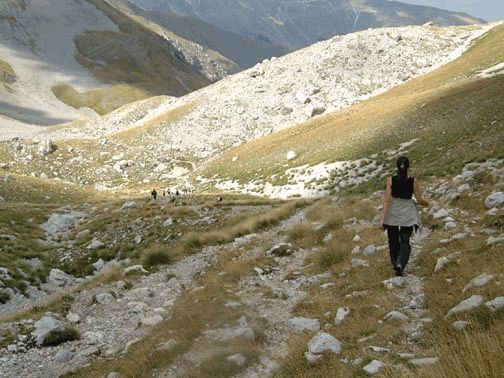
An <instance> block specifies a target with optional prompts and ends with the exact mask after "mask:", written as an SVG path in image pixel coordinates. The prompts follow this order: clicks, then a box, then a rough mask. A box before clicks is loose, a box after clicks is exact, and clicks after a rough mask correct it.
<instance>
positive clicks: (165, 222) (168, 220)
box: [163, 218, 174, 227]
mask: <svg viewBox="0 0 504 378" xmlns="http://www.w3.org/2000/svg"><path fill="white" fill-rule="evenodd" d="M173 223H174V222H173V219H172V218H168V219H166V220H165V221H164V223H163V227H170V226H173Z"/></svg>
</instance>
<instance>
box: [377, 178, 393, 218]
mask: <svg viewBox="0 0 504 378" xmlns="http://www.w3.org/2000/svg"><path fill="white" fill-rule="evenodd" d="M391 201H392V178H391V177H387V187H386V189H385V195H384V196H383V210H382V216H381V221H380V226H381V227H383V222H385V216H386V215H387V213H388V210H389V207H390V202H391Z"/></svg>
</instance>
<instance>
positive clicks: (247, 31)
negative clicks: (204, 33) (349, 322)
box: [135, 0, 481, 49]
mask: <svg viewBox="0 0 504 378" xmlns="http://www.w3.org/2000/svg"><path fill="white" fill-rule="evenodd" d="M135 3H137V4H139V5H141V6H143V7H144V8H146V9H154V10H164V11H170V12H175V13H179V14H184V15H190V16H194V17H198V18H201V19H202V20H205V21H206V22H209V23H211V24H214V25H217V26H219V27H220V28H223V29H225V30H229V31H232V32H235V33H238V34H241V35H244V36H247V37H252V38H255V39H257V40H258V41H266V42H272V43H277V44H280V45H283V46H287V47H289V48H291V49H298V48H300V47H304V46H307V45H311V44H313V43H315V42H317V41H320V40H324V39H327V38H330V37H332V36H334V35H337V34H347V33H351V32H355V31H358V30H363V29H367V28H370V27H372V28H377V27H388V26H405V25H422V24H424V23H426V22H430V21H433V22H434V23H435V24H436V25H440V26H447V25H466V24H472V23H478V22H480V21H481V20H478V19H475V18H473V17H470V16H469V15H467V14H464V13H456V12H449V11H445V10H441V9H436V8H432V7H424V6H416V5H410V4H403V3H400V2H396V1H386V0H318V1H297V0H295V1H293V0H274V1H272V0H244V1H239V2H236V1H229V0H217V1H216V0H201V1H191V0H170V1H167V0H135Z"/></svg>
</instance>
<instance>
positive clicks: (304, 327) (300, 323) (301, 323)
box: [289, 317, 320, 332]
mask: <svg viewBox="0 0 504 378" xmlns="http://www.w3.org/2000/svg"><path fill="white" fill-rule="evenodd" d="M289 326H290V327H291V328H294V330H296V331H298V332H304V331H312V332H317V331H319V330H320V321H319V320H318V319H308V318H301V317H298V318H292V319H289Z"/></svg>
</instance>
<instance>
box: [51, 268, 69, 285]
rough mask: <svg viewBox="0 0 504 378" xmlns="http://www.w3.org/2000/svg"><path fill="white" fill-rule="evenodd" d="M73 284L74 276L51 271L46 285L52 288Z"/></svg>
mask: <svg viewBox="0 0 504 378" xmlns="http://www.w3.org/2000/svg"><path fill="white" fill-rule="evenodd" d="M74 282H75V278H74V276H72V275H71V274H67V273H65V272H63V271H62V270H59V269H51V271H50V272H49V277H47V283H48V284H50V285H54V286H66V285H72V284H73V283H74Z"/></svg>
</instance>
